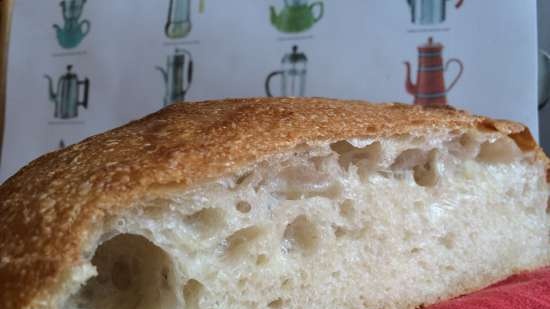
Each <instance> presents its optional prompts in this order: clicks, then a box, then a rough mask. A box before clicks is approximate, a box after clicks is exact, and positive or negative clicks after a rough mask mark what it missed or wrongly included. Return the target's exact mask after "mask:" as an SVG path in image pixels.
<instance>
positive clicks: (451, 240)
mask: <svg viewBox="0 0 550 309" xmlns="http://www.w3.org/2000/svg"><path fill="white" fill-rule="evenodd" d="M455 238H456V236H455V234H454V233H447V234H446V235H445V236H443V237H441V238H440V239H439V242H440V243H441V244H442V245H443V246H444V247H445V248H447V249H452V248H453V247H454V245H455Z"/></svg>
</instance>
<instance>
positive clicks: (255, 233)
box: [225, 226, 264, 259]
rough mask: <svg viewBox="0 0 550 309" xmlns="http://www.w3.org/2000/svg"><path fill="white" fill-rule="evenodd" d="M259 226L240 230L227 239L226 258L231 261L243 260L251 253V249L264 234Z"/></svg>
mask: <svg viewBox="0 0 550 309" xmlns="http://www.w3.org/2000/svg"><path fill="white" fill-rule="evenodd" d="M263 232H264V231H263V229H262V228H260V227H259V226H249V227H246V228H243V229H240V230H238V231H236V232H234V233H233V234H231V235H230V236H229V237H227V238H226V240H225V244H226V246H227V247H226V249H225V256H226V257H227V258H229V259H238V258H242V257H244V256H246V255H248V254H249V253H250V250H249V249H250V248H251V247H252V246H253V245H254V244H255V243H256V242H257V241H258V239H259V238H260V236H262V234H263Z"/></svg>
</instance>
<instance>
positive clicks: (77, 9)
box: [53, 0, 90, 49]
mask: <svg viewBox="0 0 550 309" xmlns="http://www.w3.org/2000/svg"><path fill="white" fill-rule="evenodd" d="M85 3H86V0H63V1H61V3H60V4H59V5H60V6H61V9H62V12H63V20H64V22H65V23H64V25H63V27H61V26H59V25H57V24H55V25H53V27H54V29H55V32H56V35H57V41H58V42H59V45H61V47H63V48H67V49H68V48H74V47H76V46H78V44H80V42H81V41H82V39H84V37H85V36H86V35H87V34H88V32H90V21H88V20H87V19H84V20H82V21H79V19H80V16H81V15H82V10H83V8H84V4H85Z"/></svg>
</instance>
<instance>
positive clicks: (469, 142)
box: [448, 133, 480, 159]
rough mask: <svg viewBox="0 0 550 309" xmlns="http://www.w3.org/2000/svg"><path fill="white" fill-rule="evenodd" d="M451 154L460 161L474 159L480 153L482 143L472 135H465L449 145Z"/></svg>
mask: <svg viewBox="0 0 550 309" xmlns="http://www.w3.org/2000/svg"><path fill="white" fill-rule="evenodd" d="M448 147H449V153H451V154H452V155H454V156H455V157H457V158H460V159H473V158H475V157H476V156H477V155H478V153H479V148H480V142H479V141H478V140H477V139H476V137H475V136H474V134H472V133H464V134H462V135H460V136H457V137H456V138H454V139H453V140H452V141H451V142H450V143H449V144H448Z"/></svg>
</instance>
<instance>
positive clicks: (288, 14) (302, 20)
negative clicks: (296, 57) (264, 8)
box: [269, 0, 324, 33]
mask: <svg viewBox="0 0 550 309" xmlns="http://www.w3.org/2000/svg"><path fill="white" fill-rule="evenodd" d="M316 8H317V14H314V13H315V10H316ZM269 9H270V16H271V24H273V26H275V28H277V29H278V30H279V31H281V32H287V33H296V32H302V31H305V30H307V29H309V28H311V26H313V25H314V24H315V23H316V22H318V21H319V20H320V19H321V18H322V17H323V13H324V5H323V2H313V3H311V4H308V2H307V0H285V6H284V7H283V9H282V10H281V11H280V12H279V14H277V12H276V11H275V7H273V6H271V7H270V8H269Z"/></svg>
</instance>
